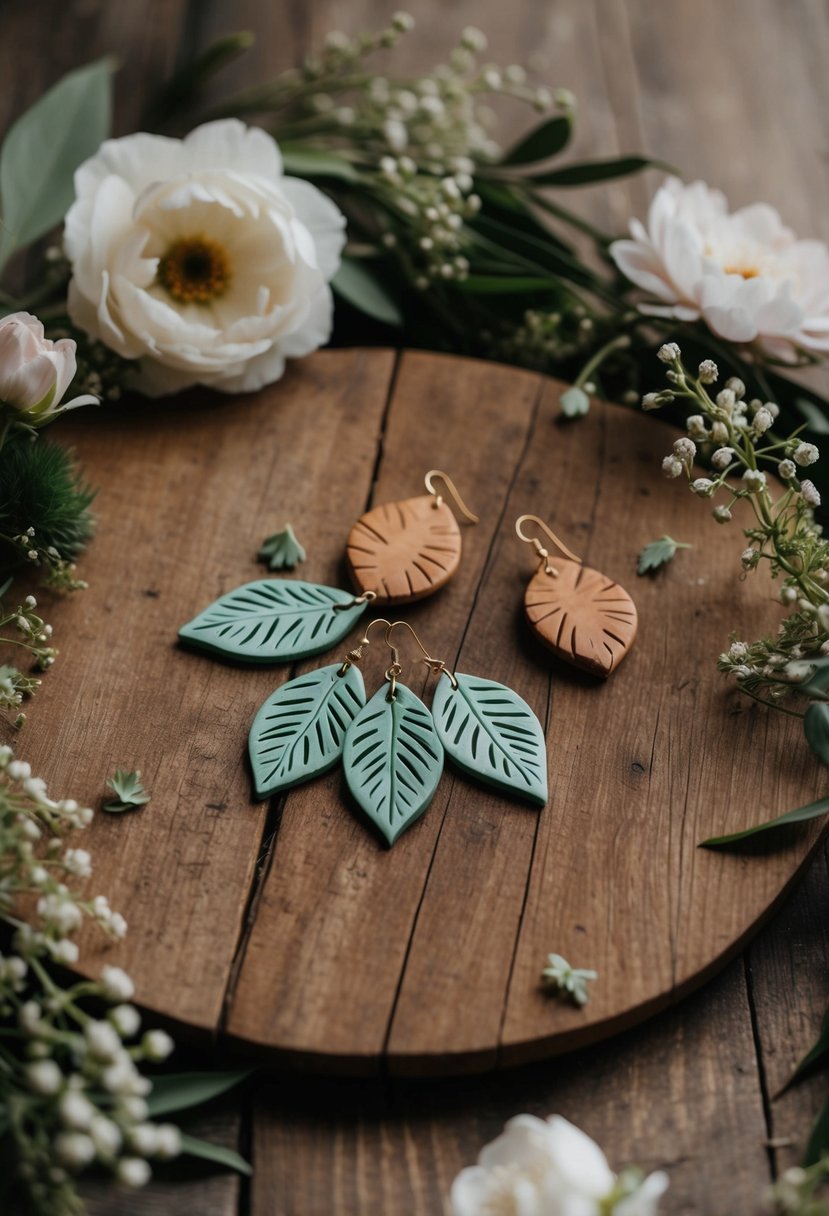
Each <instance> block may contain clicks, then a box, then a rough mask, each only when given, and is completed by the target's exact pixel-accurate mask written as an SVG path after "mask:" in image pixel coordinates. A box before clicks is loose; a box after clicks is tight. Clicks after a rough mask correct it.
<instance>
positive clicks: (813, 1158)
mask: <svg viewBox="0 0 829 1216" xmlns="http://www.w3.org/2000/svg"><path fill="white" fill-rule="evenodd" d="M824 1153H829V1098H827V1099H826V1102H825V1103H824V1105H823V1109H822V1110H821V1112H820V1114H819V1115H818V1117H817V1119H816V1120H815V1123H814V1126H813V1127H812V1133H811V1135H810V1136H809V1143H808V1144H807V1145H806V1155H805V1156H804V1158H803V1165H804V1166H806V1167H808V1166H810V1165H817V1163H818V1161H820V1159H821V1157H822V1156H823V1155H824Z"/></svg>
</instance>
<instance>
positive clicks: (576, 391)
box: [558, 384, 590, 418]
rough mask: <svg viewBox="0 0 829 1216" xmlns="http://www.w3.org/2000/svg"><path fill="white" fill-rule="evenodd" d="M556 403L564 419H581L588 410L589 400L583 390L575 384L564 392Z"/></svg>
mask: <svg viewBox="0 0 829 1216" xmlns="http://www.w3.org/2000/svg"><path fill="white" fill-rule="evenodd" d="M558 403H559V405H560V406H561V412H562V414H564V417H565V418H583V417H584V415H585V414H586V413H588V411H589V410H590V398H589V397H588V395H587V393H586V392H585V391H584V389H583V388H579V387H578V385H576V384H574V385H573V386H572V388H568V389H565V390H564V392H563V393H562V394H561V396H560V397H559V399H558Z"/></svg>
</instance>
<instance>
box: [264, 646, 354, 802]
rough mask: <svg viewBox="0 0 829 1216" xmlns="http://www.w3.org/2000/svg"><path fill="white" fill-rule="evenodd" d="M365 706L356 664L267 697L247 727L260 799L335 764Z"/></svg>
mask: <svg viewBox="0 0 829 1216" xmlns="http://www.w3.org/2000/svg"><path fill="white" fill-rule="evenodd" d="M365 703H366V690H365V685H364V684H363V677H362V676H361V674H360V672H359V670H358V668H357V667H355V666H354V665H351V666H350V667H347V668H346V669H345V671H343V665H342V663H332V664H330V665H329V666H328V667H318V668H317V669H316V671H309V672H307V673H306V674H305V675H304V676H297V678H296V679H295V680H289V681H288V682H287V684H283V685H282V687H281V688H277V690H276V692H275V693H273V694H272V695H271V696H270V697H268V699H267V701H265V703H264V704H263V705H262V707H261V708H260V710H259V712H258V713H257V715H256V717H255V718H254V719H253V725H252V726H251V728H250V739H249V750H250V763H251V767H252V769H253V783H254V785H255V787H256V796H257V797H258V798H270V797H271V795H272V794H275V793H277V791H279V790H287V789H290V788H291V786H293V785H300V784H301V783H302V782H303V781H310V780H311V778H312V777H317V776H319V774H320V773H324V772H326V771H327V770H328V769H329V768H332V767H333V765H335V764H336V763H337V761H338V760H339V758H340V756H341V755H342V754H343V743H344V742H345V732H346V730H347V728H348V727H349V726H350V724H351V722H352V721H353V719H354V718H355V717H356V715H357V714H358V713H359V711H360V710H361V709H362V708H363V706H364V705H365Z"/></svg>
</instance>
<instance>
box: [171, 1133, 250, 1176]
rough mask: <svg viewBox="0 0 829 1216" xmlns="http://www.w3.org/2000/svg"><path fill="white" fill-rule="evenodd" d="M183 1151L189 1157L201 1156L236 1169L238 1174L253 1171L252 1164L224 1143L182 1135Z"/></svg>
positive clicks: (216, 1163)
mask: <svg viewBox="0 0 829 1216" xmlns="http://www.w3.org/2000/svg"><path fill="white" fill-rule="evenodd" d="M181 1151H182V1153H184V1154H185V1155H186V1156H188V1157H199V1158H200V1159H201V1160H202V1161H210V1162H211V1163H212V1164H213V1165H220V1166H222V1167H223V1168H224V1169H229V1170H235V1171H236V1173H237V1174H245V1175H246V1176H247V1177H250V1175H251V1174H252V1173H253V1170H252V1169H251V1167H250V1165H249V1164H248V1162H247V1161H245V1159H244V1157H241V1156H240V1155H239V1153H237V1152H236V1151H235V1149H232V1148H226V1147H225V1145H223V1144H211V1143H210V1141H209V1140H200V1139H197V1138H196V1137H195V1136H187V1135H183V1136H182V1137H181Z"/></svg>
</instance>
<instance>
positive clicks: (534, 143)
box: [501, 114, 573, 168]
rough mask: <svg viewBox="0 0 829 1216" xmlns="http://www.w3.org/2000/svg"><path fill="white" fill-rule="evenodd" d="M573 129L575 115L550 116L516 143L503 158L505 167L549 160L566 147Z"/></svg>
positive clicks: (502, 161) (502, 163) (502, 162)
mask: <svg viewBox="0 0 829 1216" xmlns="http://www.w3.org/2000/svg"><path fill="white" fill-rule="evenodd" d="M572 131H573V115H572V114H560V115H558V116H557V117H555V118H549V119H548V120H547V121H546V122H542V123H540V124H539V125H538V126H537V127H535V129H534V130H532V131H530V133H529V135H526V136H525V137H524V138H523V139H521V140H519V141H518V143H517V144H514V145H513V147H512V148H510V150H509V151H508V152H507V153H506V155H505V156H504V157H503V159H502V160H501V165H502V166H504V167H505V168H506V167H507V166H509V167H512V166H514V165H532V164H535V163H536V162H537V161H540V160H549V159H550V157H552V156H555V155H556V154H557V153H559V152H561V150H562V148H566V147H567V144H568V143H569V141H570V135H571V134H572Z"/></svg>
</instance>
